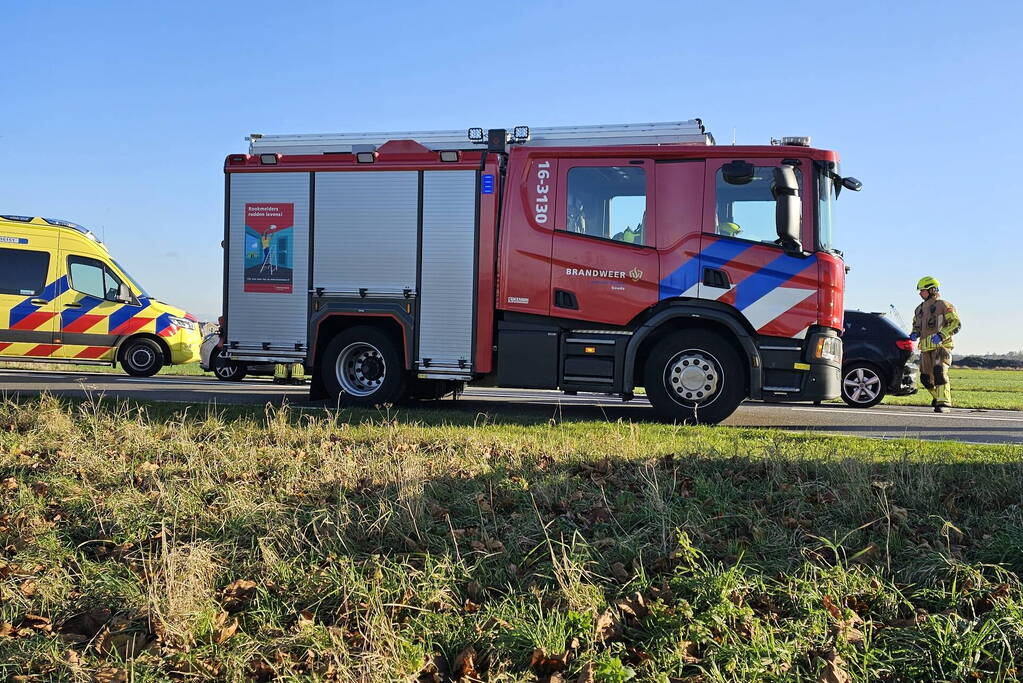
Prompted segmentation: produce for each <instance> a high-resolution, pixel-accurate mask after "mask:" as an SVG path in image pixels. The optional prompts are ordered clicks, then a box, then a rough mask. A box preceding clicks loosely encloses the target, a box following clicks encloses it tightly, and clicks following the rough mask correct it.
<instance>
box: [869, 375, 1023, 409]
mask: <svg viewBox="0 0 1023 683" xmlns="http://www.w3.org/2000/svg"><path fill="white" fill-rule="evenodd" d="M950 378H951V380H952V382H951V384H952V402H953V404H954V405H955V406H956V407H957V408H976V409H982V410H1023V371H1020V370H976V369H972V368H952V371H951V373H950ZM884 403H885V404H887V405H899V406H929V405H931V395H930V393H928V392H927V390H926V389H924V388H923V387H922V386H921V387H919V391H917V393H915V394H913V395H911V396H886V397H885V399H884Z"/></svg>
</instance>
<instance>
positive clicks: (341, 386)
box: [320, 326, 406, 406]
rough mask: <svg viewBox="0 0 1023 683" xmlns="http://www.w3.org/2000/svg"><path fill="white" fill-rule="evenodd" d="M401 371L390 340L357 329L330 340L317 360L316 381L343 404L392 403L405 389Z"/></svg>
mask: <svg viewBox="0 0 1023 683" xmlns="http://www.w3.org/2000/svg"><path fill="white" fill-rule="evenodd" d="M405 374H406V373H405V368H404V366H403V364H402V362H401V356H400V355H399V353H398V349H397V347H396V346H395V344H394V342H393V341H392V340H391V338H390V337H389V336H388V335H387V334H385V333H384V332H381V331H380V330H378V329H377V328H375V327H368V326H359V327H353V328H351V329H347V330H345V331H344V332H341V333H340V334H339V335H337V336H336V337H334V339H332V340H331V342H330V343H329V344H327V348H326V349H325V350H324V352H323V357H322V359H321V361H320V379H322V380H323V386H324V387H325V388H326V389H327V391H328V392H329V393H330V395H331V396H332V397H334V399H335V400H338V401H339V402H341V403H344V404H347V405H355V406H374V405H379V404H382V403H395V402H396V401H398V399H400V398H401V396H402V394H403V392H404V390H405Z"/></svg>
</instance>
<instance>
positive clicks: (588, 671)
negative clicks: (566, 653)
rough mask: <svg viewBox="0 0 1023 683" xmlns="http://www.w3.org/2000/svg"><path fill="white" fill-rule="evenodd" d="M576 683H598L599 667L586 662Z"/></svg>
mask: <svg viewBox="0 0 1023 683" xmlns="http://www.w3.org/2000/svg"><path fill="white" fill-rule="evenodd" d="M575 683H597V666H596V665H595V664H594V663H593V662H586V666H584V667H583V668H582V671H580V672H579V677H578V678H576V679H575Z"/></svg>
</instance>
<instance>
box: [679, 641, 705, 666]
mask: <svg viewBox="0 0 1023 683" xmlns="http://www.w3.org/2000/svg"><path fill="white" fill-rule="evenodd" d="M679 650H681V651H682V657H683V660H684V661H685V663H686V664H696V663H698V662H699V661H700V659H701V657H700V646H699V645H697V644H696V643H693V642H690V641H688V640H683V641H682V642H681V643H679Z"/></svg>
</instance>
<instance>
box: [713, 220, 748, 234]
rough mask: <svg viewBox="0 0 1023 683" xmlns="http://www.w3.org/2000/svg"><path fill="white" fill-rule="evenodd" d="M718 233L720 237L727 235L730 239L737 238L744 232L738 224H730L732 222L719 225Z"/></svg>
mask: <svg viewBox="0 0 1023 683" xmlns="http://www.w3.org/2000/svg"><path fill="white" fill-rule="evenodd" d="M717 232H718V234H719V235H727V236H728V237H735V236H736V235H738V234H739V233H740V232H742V228H740V227H739V226H738V224H736V223H730V222H726V223H718V229H717Z"/></svg>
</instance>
